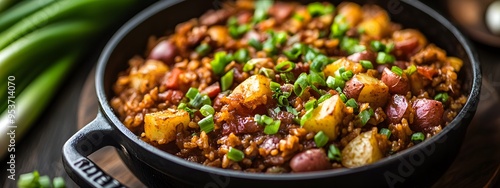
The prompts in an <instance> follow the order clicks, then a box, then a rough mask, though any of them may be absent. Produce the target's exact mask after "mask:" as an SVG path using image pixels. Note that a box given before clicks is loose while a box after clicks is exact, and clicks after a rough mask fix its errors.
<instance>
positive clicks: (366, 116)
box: [359, 108, 373, 125]
mask: <svg viewBox="0 0 500 188" xmlns="http://www.w3.org/2000/svg"><path fill="white" fill-rule="evenodd" d="M372 115H373V110H372V109H371V108H369V109H366V110H363V111H362V112H360V113H359V118H360V119H361V125H366V123H368V120H370V118H371V116H372Z"/></svg>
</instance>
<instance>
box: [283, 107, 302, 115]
mask: <svg viewBox="0 0 500 188" xmlns="http://www.w3.org/2000/svg"><path fill="white" fill-rule="evenodd" d="M286 111H287V112H290V113H292V114H293V115H294V116H296V115H299V112H297V109H295V108H293V107H291V106H286Z"/></svg>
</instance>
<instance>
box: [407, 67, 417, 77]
mask: <svg viewBox="0 0 500 188" xmlns="http://www.w3.org/2000/svg"><path fill="white" fill-rule="evenodd" d="M416 71H417V67H416V66H415V65H413V64H412V65H410V66H409V67H408V68H406V74H408V75H410V76H411V75H412V74H413V73H415V72H416Z"/></svg>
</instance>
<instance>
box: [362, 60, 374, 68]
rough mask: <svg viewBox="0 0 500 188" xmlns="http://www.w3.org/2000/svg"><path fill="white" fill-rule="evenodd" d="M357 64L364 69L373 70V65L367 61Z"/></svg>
mask: <svg viewBox="0 0 500 188" xmlns="http://www.w3.org/2000/svg"><path fill="white" fill-rule="evenodd" d="M359 63H360V64H361V66H362V67H363V68H364V69H373V64H372V62H370V61H368V60H360V61H359Z"/></svg>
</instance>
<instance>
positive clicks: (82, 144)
mask: <svg viewBox="0 0 500 188" xmlns="http://www.w3.org/2000/svg"><path fill="white" fill-rule="evenodd" d="M113 132H114V131H113V128H112V127H111V125H110V124H109V122H108V121H107V120H106V118H105V117H104V116H103V115H102V114H101V112H99V113H98V114H97V117H96V118H95V119H94V120H93V121H92V122H90V123H89V124H87V125H86V126H85V127H83V128H82V129H80V130H79V131H78V132H77V133H75V134H74V135H73V136H72V137H71V138H70V139H69V140H68V141H66V143H65V144H64V146H63V164H64V168H65V169H66V172H67V173H68V175H69V176H70V177H71V179H73V181H75V183H77V184H78V185H79V186H81V187H125V186H124V185H122V184H121V183H120V182H118V180H116V179H114V178H113V177H111V176H109V175H108V174H106V172H104V171H103V170H102V169H101V168H99V167H98V166H97V165H95V164H94V162H92V161H91V160H90V159H89V158H88V157H87V156H89V155H90V154H92V153H94V152H95V151H97V150H99V149H101V148H103V147H105V146H113V147H117V146H118V144H117V142H116V141H115V139H114V138H113V136H111V135H112V133H113Z"/></svg>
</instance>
